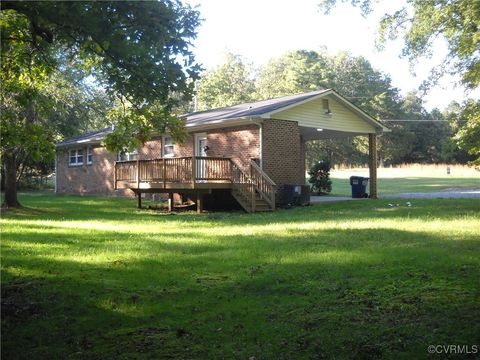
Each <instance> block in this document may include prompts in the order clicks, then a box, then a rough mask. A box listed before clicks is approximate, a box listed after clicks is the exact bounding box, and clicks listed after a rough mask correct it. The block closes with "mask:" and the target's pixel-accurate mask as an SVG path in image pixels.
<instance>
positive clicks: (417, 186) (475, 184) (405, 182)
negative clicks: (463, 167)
mask: <svg viewBox="0 0 480 360" xmlns="http://www.w3.org/2000/svg"><path fill="white" fill-rule="evenodd" d="M367 177H368V176H367ZM331 179H332V193H331V194H332V195H342V196H345V195H347V196H350V195H351V194H352V190H351V186H350V179H345V178H338V177H332V178H331ZM453 188H454V189H479V188H480V177H462V178H459V177H451V178H447V177H405V178H379V179H378V193H379V196H381V195H382V194H383V195H386V194H388V195H390V194H398V193H404V192H431V191H442V190H445V189H453ZM367 192H369V190H368V187H367Z"/></svg>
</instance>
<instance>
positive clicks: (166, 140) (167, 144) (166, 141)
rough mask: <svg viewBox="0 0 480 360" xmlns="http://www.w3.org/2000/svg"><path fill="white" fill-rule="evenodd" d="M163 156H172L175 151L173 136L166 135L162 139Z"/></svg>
mask: <svg viewBox="0 0 480 360" xmlns="http://www.w3.org/2000/svg"><path fill="white" fill-rule="evenodd" d="M162 145H163V146H162V157H164V158H172V157H173V156H174V153H173V139H172V137H171V136H164V137H163V139H162Z"/></svg>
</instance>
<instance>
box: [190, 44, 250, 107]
mask: <svg viewBox="0 0 480 360" xmlns="http://www.w3.org/2000/svg"><path fill="white" fill-rule="evenodd" d="M251 71H252V70H251V68H250V66H249V65H247V64H245V63H244V60H243V59H242V58H241V57H240V56H238V55H234V54H231V53H227V54H226V59H225V62H224V63H223V64H222V65H220V66H218V67H217V68H215V69H213V70H210V71H205V72H204V73H203V74H202V76H201V81H199V82H198V89H197V102H198V109H197V110H200V111H201V110H209V109H214V108H220V107H225V106H231V105H235V104H241V103H244V102H248V101H251V100H254V97H253V95H254V92H255V84H254V81H253V79H252V78H251Z"/></svg>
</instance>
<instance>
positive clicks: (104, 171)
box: [56, 147, 130, 195]
mask: <svg viewBox="0 0 480 360" xmlns="http://www.w3.org/2000/svg"><path fill="white" fill-rule="evenodd" d="M84 154H85V155H84V164H83V165H81V166H69V164H68V162H69V153H68V149H59V150H57V173H56V176H57V179H56V181H57V192H58V193H66V194H99V195H112V194H118V195H128V194H129V193H130V191H128V192H127V191H115V190H114V189H113V163H114V161H115V159H116V155H115V154H112V153H110V152H108V151H107V150H106V149H105V148H103V147H94V148H93V159H92V162H93V163H92V165H86V147H84Z"/></svg>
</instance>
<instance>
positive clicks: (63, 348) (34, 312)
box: [0, 194, 480, 360]
mask: <svg viewBox="0 0 480 360" xmlns="http://www.w3.org/2000/svg"><path fill="white" fill-rule="evenodd" d="M22 198H23V202H24V204H25V205H26V206H27V208H26V209H23V210H20V211H15V212H14V211H11V212H7V213H3V214H2V219H0V225H1V228H2V242H1V247H2V248H1V257H2V258H1V262H2V272H1V283H2V358H5V359H15V358H19V357H22V358H28V359H32V360H33V359H61V358H65V354H71V357H72V358H78V359H115V358H123V359H130V358H134V359H139V360H141V359H166V358H173V359H179V358H184V359H192V360H193V359H222V358H238V359H250V358H252V357H255V358H256V359H266V360H268V359H315V358H318V357H319V354H320V353H321V356H323V357H324V358H326V359H331V358H336V359H349V358H352V354H355V355H356V357H357V358H363V359H371V358H387V359H388V358H390V359H398V358H405V359H418V358H426V357H427V355H426V346H427V344H429V343H432V344H442V343H443V342H444V341H448V339H452V336H454V340H455V341H456V342H458V343H460V344H474V343H476V341H477V340H476V339H478V334H479V331H478V330H479V324H478V318H479V317H480V309H479V307H478V279H479V276H480V274H479V269H480V241H479V239H480V232H479V226H478V223H479V221H480V211H479V210H480V209H479V203H478V201H477V200H475V199H460V200H455V199H448V200H441V199H435V200H416V201H412V207H407V206H405V202H404V201H398V202H399V203H400V204H401V206H399V207H395V208H390V207H388V205H387V204H388V203H389V202H391V201H392V200H381V199H380V200H375V201H371V200H362V201H350V202H339V203H335V204H322V205H319V206H310V207H305V208H296V209H291V210H283V211H282V210H279V211H276V212H274V213H255V214H238V213H230V214H227V213H217V214H202V215H197V214H195V213H190V212H187V213H181V214H178V215H176V216H165V215H164V214H162V213H158V212H152V211H146V210H135V209H134V200H133V199H122V198H111V197H109V198H107V197H80V196H53V195H47V194H42V195H41V196H39V195H38V194H25V195H23V197H22ZM459 319H461V321H459ZM432 329H435V331H432ZM332 334H334V335H335V336H332ZM452 334H454V335H452ZM446 339H447V340H446ZM39 344H41V346H39ZM279 349H281V353H279ZM454 357H456V356H454Z"/></svg>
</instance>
